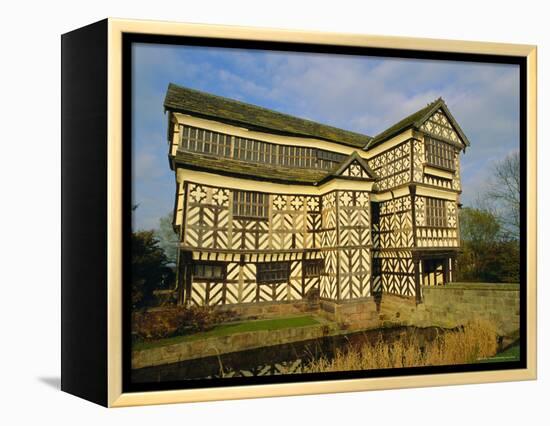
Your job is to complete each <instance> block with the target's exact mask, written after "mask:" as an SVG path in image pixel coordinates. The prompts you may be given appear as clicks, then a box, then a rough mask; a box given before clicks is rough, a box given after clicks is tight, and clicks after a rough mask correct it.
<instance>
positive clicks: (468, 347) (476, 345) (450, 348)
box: [304, 320, 498, 373]
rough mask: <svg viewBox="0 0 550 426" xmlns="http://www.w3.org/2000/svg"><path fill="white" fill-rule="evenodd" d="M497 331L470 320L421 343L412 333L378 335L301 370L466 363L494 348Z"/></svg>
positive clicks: (487, 324)
mask: <svg viewBox="0 0 550 426" xmlns="http://www.w3.org/2000/svg"><path fill="white" fill-rule="evenodd" d="M497 348H498V346H497V332H496V327H495V325H494V324H493V323H491V322H488V321H482V320H477V321H472V322H469V323H467V324H466V325H465V326H464V327H462V328H460V329H459V330H455V331H443V332H442V333H440V334H439V335H438V336H437V337H436V338H435V339H433V340H432V341H431V342H426V343H425V344H423V345H422V344H421V343H420V342H419V340H418V338H416V337H415V336H414V335H413V336H402V337H401V338H399V339H398V340H396V341H395V342H392V343H388V342H385V341H384V340H383V339H382V338H381V337H380V338H379V339H378V341H376V342H375V343H373V344H370V343H364V344H363V345H362V346H360V347H352V346H350V347H348V348H346V349H345V350H337V351H336V354H335V356H334V357H333V358H332V359H328V358H326V357H321V358H319V359H316V360H314V361H312V362H310V363H309V364H307V365H306V366H305V368H304V372H311V373H319V372H328V371H350V370H369V369H382V368H402V367H419V366H427V365H453V364H469V363H473V362H476V361H478V360H480V359H482V358H487V357H491V356H493V355H495V354H496V352H497Z"/></svg>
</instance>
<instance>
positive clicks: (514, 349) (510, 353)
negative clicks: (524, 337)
mask: <svg viewBox="0 0 550 426" xmlns="http://www.w3.org/2000/svg"><path fill="white" fill-rule="evenodd" d="M519 355H520V349H519V343H518V344H515V345H512V346H510V347H509V348H508V349H506V350H504V351H502V352H500V353H498V354H496V355H495V356H492V357H490V358H486V359H482V360H481V361H480V363H493V362H504V361H519Z"/></svg>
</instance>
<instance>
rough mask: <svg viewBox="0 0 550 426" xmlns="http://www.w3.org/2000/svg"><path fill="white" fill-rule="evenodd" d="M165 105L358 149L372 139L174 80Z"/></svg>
mask: <svg viewBox="0 0 550 426" xmlns="http://www.w3.org/2000/svg"><path fill="white" fill-rule="evenodd" d="M164 108H165V109H167V110H170V111H175V112H182V113H190V114H193V115H198V116H201V117H203V118H212V119H215V120H217V121H225V122H227V123H229V124H234V125H238V126H243V127H246V128H249V129H254V130H268V131H271V132H276V133H279V134H287V135H293V136H302V137H312V138H317V139H323V140H327V141H331V142H336V143H339V144H343V145H347V146H353V147H357V148H363V147H364V146H365V145H366V144H367V143H368V142H369V141H370V140H371V137H370V136H367V135H363V134H360V133H355V132H350V131H348V130H343V129H338V128H336V127H332V126H327V125H325V124H321V123H316V122H314V121H310V120H305V119H303V118H299V117H294V116H292V115H288V114H282V113H280V112H277V111H273V110H270V109H267V108H262V107H259V106H256V105H252V104H248V103H245V102H240V101H236V100H234V99H229V98H224V97H221V96H216V95H212V94H210V93H205V92H201V91H198V90H194V89H189V88H187V87H182V86H178V85H176V84H173V83H170V84H169V85H168V90H167V92H166V97H165V99H164Z"/></svg>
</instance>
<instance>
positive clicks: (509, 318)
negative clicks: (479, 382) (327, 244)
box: [320, 284, 519, 336]
mask: <svg viewBox="0 0 550 426" xmlns="http://www.w3.org/2000/svg"><path fill="white" fill-rule="evenodd" d="M422 292H423V302H422V303H420V304H417V303H416V301H415V300H414V298H410V297H402V296H397V295H392V294H384V295H383V296H382V297H381V299H380V300H379V301H378V302H376V301H375V300H374V299H373V298H369V299H365V300H363V301H361V302H354V303H340V304H337V303H332V302H328V301H322V302H321V312H320V314H321V315H322V316H323V317H325V318H326V319H328V320H331V321H336V322H337V323H339V324H341V326H343V327H344V328H347V329H350V330H357V329H370V328H378V327H393V326H399V325H411V326H416V327H432V326H436V327H444V328H454V327H457V326H460V325H464V324H465V323H467V322H468V321H470V320H474V319H486V320H490V321H492V322H494V323H495V325H496V327H497V332H498V333H499V335H501V336H512V335H515V334H517V332H518V330H519V286H518V285H514V284H462V285H460V284H450V285H446V286H441V287H423V288H422Z"/></svg>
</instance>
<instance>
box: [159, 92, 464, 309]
mask: <svg viewBox="0 0 550 426" xmlns="http://www.w3.org/2000/svg"><path fill="white" fill-rule="evenodd" d="M164 107H165V110H166V111H167V112H168V141H169V162H170V167H171V169H172V170H173V171H174V173H175V178H176V179H175V180H176V194H175V205H174V218H173V224H174V228H175V230H176V231H177V232H178V234H179V238H180V239H179V241H180V250H179V254H178V274H177V275H178V278H177V281H178V283H177V286H178V301H179V303H183V304H195V305H211V306H214V305H225V304H237V303H257V302H281V301H296V300H300V299H303V298H306V297H307V296H308V294H310V292H311V291H314V290H315V291H318V292H319V293H318V294H319V295H320V298H321V299H323V300H327V301H332V302H335V303H340V302H344V301H349V300H356V299H365V298H369V297H371V296H373V295H374V294H376V293H379V292H382V293H393V294H398V295H402V296H407V297H411V298H416V299H417V300H421V297H422V296H421V288H422V286H423V285H442V284H444V283H447V282H449V281H451V280H452V279H453V272H454V264H455V259H456V256H457V254H458V250H459V246H460V239H459V231H458V203H459V195H460V192H461V183H460V158H459V156H460V152H461V151H464V150H465V148H466V146H468V145H469V142H468V139H467V138H466V136H465V135H464V133H463V132H462V130H461V129H460V126H459V125H458V123H457V122H456V120H455V119H454V118H453V116H452V115H451V113H450V111H449V109H448V108H447V106H446V105H445V102H444V101H443V100H442V99H437V100H435V101H434V102H432V103H430V104H429V105H427V106H426V107H425V108H422V109H421V110H419V111H417V112H416V113H414V114H412V115H410V116H408V117H406V118H404V119H403V120H401V121H399V122H398V123H396V124H395V125H393V126H391V127H390V128H388V129H387V130H384V131H383V132H382V133H380V134H378V135H376V136H374V137H371V136H367V135H363V134H358V133H354V132H350V131H346V130H342V129H338V128H334V127H331V126H327V125H323V124H320V123H315V122H312V121H309V120H304V119H301V118H297V117H293V116H290V115H286V114H281V113H279V112H275V111H272V110H268V109H265V108H261V107H258V106H254V105H250V104H246V103H243V102H239V101H235V100H231V99H227V98H222V97H219V96H214V95H211V94H207V93H204V92H199V91H196V90H192V89H188V88H184V87H180V86H177V85H174V84H170V85H169V87H168V90H167V93H166V98H165V101H164Z"/></svg>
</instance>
